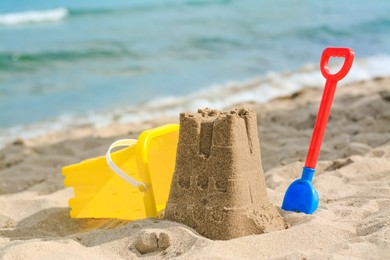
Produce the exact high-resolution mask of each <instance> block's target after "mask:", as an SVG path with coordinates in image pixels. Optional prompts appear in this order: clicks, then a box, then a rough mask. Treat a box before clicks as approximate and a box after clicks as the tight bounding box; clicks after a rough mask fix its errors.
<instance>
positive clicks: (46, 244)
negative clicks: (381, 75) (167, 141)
mask: <svg viewBox="0 0 390 260" xmlns="http://www.w3.org/2000/svg"><path fill="white" fill-rule="evenodd" d="M320 97H321V90H320V89H317V88H309V89H304V90H302V91H299V92H297V93H294V94H293V95H290V96H286V97H282V98H278V99H275V100H272V101H270V102H268V103H266V104H255V103H252V104H234V105H232V107H241V106H243V105H245V106H249V107H251V108H252V109H255V110H256V111H257V117H258V121H259V123H258V127H259V135H260V140H261V157H262V163H263V168H264V171H265V180H266V184H267V192H268V195H269V200H270V202H271V203H273V204H274V205H276V206H277V207H278V208H279V212H280V214H281V216H282V217H283V218H284V220H285V221H286V222H287V223H288V225H289V228H288V229H284V230H280V231H274V232H269V233H266V234H260V235H250V236H245V237H240V238H235V239H231V240H225V241H223V240H217V241H213V240H210V239H207V238H205V237H203V236H201V235H199V234H198V233H197V232H196V231H194V230H193V229H191V228H189V227H186V226H184V225H182V224H178V223H174V222H170V221H166V220H156V219H146V220H140V221H134V222H127V221H121V220H115V219H111V220H106V219H70V218H69V209H68V208H67V200H68V199H69V198H71V197H72V196H73V194H72V190H71V189H70V188H64V186H63V183H62V181H63V177H62V176H61V167H62V166H64V165H68V164H71V163H76V162H79V161H80V160H82V159H86V158H89V157H92V156H97V155H103V154H104V153H105V151H106V149H107V147H108V146H109V144H110V143H111V142H113V141H114V140H116V139H119V138H124V137H125V138H134V137H137V135H138V134H139V133H140V132H141V131H142V130H143V129H147V128H150V127H153V126H157V125H159V124H162V123H166V122H177V120H178V119H177V118H172V119H165V120H163V121H155V122H145V123H142V124H139V125H127V126H123V125H113V126H111V127H107V128H105V129H93V128H90V127H88V126H86V127H85V128H83V129H74V130H72V131H64V132H62V133H54V134H51V135H48V136H45V137H42V138H39V139H34V140H18V141H16V142H14V143H13V144H10V145H8V146H7V147H5V148H4V149H2V150H1V151H0V181H1V182H0V193H1V194H0V258H1V259H25V258H28V259H136V258H138V257H140V256H143V257H145V258H150V259H160V258H172V257H178V258H179V259H180V258H182V259H207V258H209V259H240V258H244V259H251V258H260V259H264V258H266V259H389V258H390V79H388V78H385V79H375V80H371V81H366V82H359V83H354V84H352V85H348V86H343V87H339V88H338V90H337V91H336V96H335V101H334V106H333V109H332V113H331V117H330V121H329V124H328V128H327V132H326V135H325V139H324V144H323V147H322V151H321V154H320V160H319V163H318V166H317V171H316V175H315V176H314V180H313V183H314V186H315V187H316V189H317V191H318V192H319V195H320V204H319V208H318V210H317V211H316V212H315V214H313V215H305V214H301V213H294V212H284V211H283V210H280V205H281V202H282V199H283V195H284V192H285V190H286V188H287V187H288V185H289V184H290V183H291V181H293V180H294V179H297V178H298V177H299V176H300V173H301V168H302V166H303V161H304V159H305V156H306V151H307V147H308V144H309V141H310V135H311V132H312V126H313V124H314V120H315V115H316V113H317V108H318V104H319V99H320ZM227 109H230V108H227ZM130 130H131V133H129V131H130Z"/></svg>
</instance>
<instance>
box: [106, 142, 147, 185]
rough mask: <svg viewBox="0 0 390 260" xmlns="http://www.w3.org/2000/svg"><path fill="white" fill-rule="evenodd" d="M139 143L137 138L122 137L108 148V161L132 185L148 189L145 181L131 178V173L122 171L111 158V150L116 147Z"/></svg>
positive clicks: (114, 170)
mask: <svg viewBox="0 0 390 260" xmlns="http://www.w3.org/2000/svg"><path fill="white" fill-rule="evenodd" d="M136 143H137V140H135V139H122V140H118V141H115V142H114V143H112V144H111V145H110V148H108V151H107V153H106V161H107V164H108V166H109V167H110V169H111V170H112V171H113V172H115V173H116V175H118V176H119V177H120V178H121V179H123V180H124V181H126V182H127V183H129V184H130V185H132V186H133V187H134V188H136V189H139V190H140V191H145V190H146V185H145V183H143V182H140V181H137V180H136V179H133V178H131V177H130V176H129V175H127V174H126V173H125V172H124V171H122V170H121V169H120V168H119V167H118V166H117V165H116V164H115V163H114V162H113V161H112V159H111V150H112V149H114V148H115V147H120V146H131V145H135V144H136Z"/></svg>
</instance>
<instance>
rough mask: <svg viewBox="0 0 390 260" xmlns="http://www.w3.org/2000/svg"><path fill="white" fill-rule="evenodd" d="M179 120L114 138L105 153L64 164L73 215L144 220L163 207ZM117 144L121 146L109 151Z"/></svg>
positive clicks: (73, 216) (174, 155)
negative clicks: (133, 136) (134, 135)
mask: <svg viewBox="0 0 390 260" xmlns="http://www.w3.org/2000/svg"><path fill="white" fill-rule="evenodd" d="M178 137H179V125H176V124H171V125H165V126H161V127H157V128H154V129H150V130H147V131H144V132H143V133H142V134H141V135H140V136H139V138H138V141H137V140H132V139H125V140H119V141H117V142H115V143H113V144H112V145H111V146H110V148H109V149H108V151H107V154H106V156H102V157H97V158H92V159H88V160H85V161H82V162H80V163H78V164H74V165H70V166H66V167H64V168H63V169H62V174H63V175H64V176H65V181H64V184H65V186H68V187H73V189H74V194H75V198H72V199H70V200H69V207H70V208H71V209H72V210H71V212H70V216H71V217H72V218H119V219H129V220H136V219H143V218H148V217H159V215H160V213H161V211H162V210H163V209H165V204H166V202H167V200H168V196H169V190H170V186H171V180H172V175H173V172H174V168H175V160H176V149H177V143H178ZM118 146H128V147H127V148H125V149H122V150H119V151H116V152H113V153H110V152H111V149H112V148H114V147H118Z"/></svg>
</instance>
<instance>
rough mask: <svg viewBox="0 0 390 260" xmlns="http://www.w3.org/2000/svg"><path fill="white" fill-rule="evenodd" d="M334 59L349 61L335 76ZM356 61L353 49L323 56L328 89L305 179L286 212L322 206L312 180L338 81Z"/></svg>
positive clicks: (290, 192) (291, 191)
mask: <svg viewBox="0 0 390 260" xmlns="http://www.w3.org/2000/svg"><path fill="white" fill-rule="evenodd" d="M330 57H343V58H345V60H344V64H343V66H342V68H341V69H340V71H339V72H337V73H335V74H331V73H330V72H329V68H328V62H329V58H330ZM353 58H354V53H353V50H352V49H349V48H326V49H325V50H324V51H323V53H322V57H321V63H320V67H321V73H322V75H323V76H324V77H325V78H326V84H325V89H324V92H323V93H322V100H321V104H320V108H319V110H318V116H317V119H316V123H315V125H314V130H313V135H312V138H311V141H310V147H309V151H308V154H307V157H306V162H305V166H304V167H303V171H302V176H301V178H300V179H298V180H295V181H294V182H293V183H291V184H290V186H289V187H288V189H287V191H286V194H285V195H284V200H283V204H282V209H284V210H287V211H295V212H304V213H306V214H312V213H313V212H314V211H316V209H317V207H318V201H319V197H318V193H317V191H316V190H315V189H314V187H313V185H312V183H311V181H312V179H313V175H314V172H315V167H316V164H317V160H318V155H319V153H320V148H321V144H322V139H323V137H324V133H325V128H326V123H327V122H328V118H329V114H330V109H331V107H332V102H333V97H334V93H335V91H336V86H337V82H338V81H339V80H341V79H343V78H344V77H345V76H346V75H347V73H348V72H349V70H350V68H351V66H352V62H353Z"/></svg>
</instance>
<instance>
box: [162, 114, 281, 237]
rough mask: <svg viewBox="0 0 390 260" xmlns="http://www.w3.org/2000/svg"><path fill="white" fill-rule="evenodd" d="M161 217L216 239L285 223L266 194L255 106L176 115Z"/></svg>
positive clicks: (262, 230)
mask: <svg viewBox="0 0 390 260" xmlns="http://www.w3.org/2000/svg"><path fill="white" fill-rule="evenodd" d="M165 219H168V220H172V221H176V222H180V223H183V224H186V225H188V226H190V227H192V228H194V229H195V230H196V231H198V232H199V233H200V234H202V235H203V236H205V237H208V238H211V239H220V240H227V239H232V238H236V237H241V236H247V235H253V234H261V233H266V232H269V231H272V230H279V229H283V228H285V223H284V221H283V219H282V217H281V216H280V215H279V213H278V211H277V210H276V208H275V207H274V206H273V205H272V204H271V203H270V202H269V199H268V195H267V190H266V185H265V179H264V173H263V169H262V165H261V157H260V145H259V138H258V132H257V120H256V113H255V112H254V111H252V110H248V109H240V110H232V111H230V112H219V111H216V110H210V109H203V110H199V111H198V113H197V114H187V113H182V114H181V115H180V134H179V144H178V150H177V157H176V168H175V173H174V176H173V180H172V186H171V191H170V195H169V200H168V203H167V207H166V210H165Z"/></svg>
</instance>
